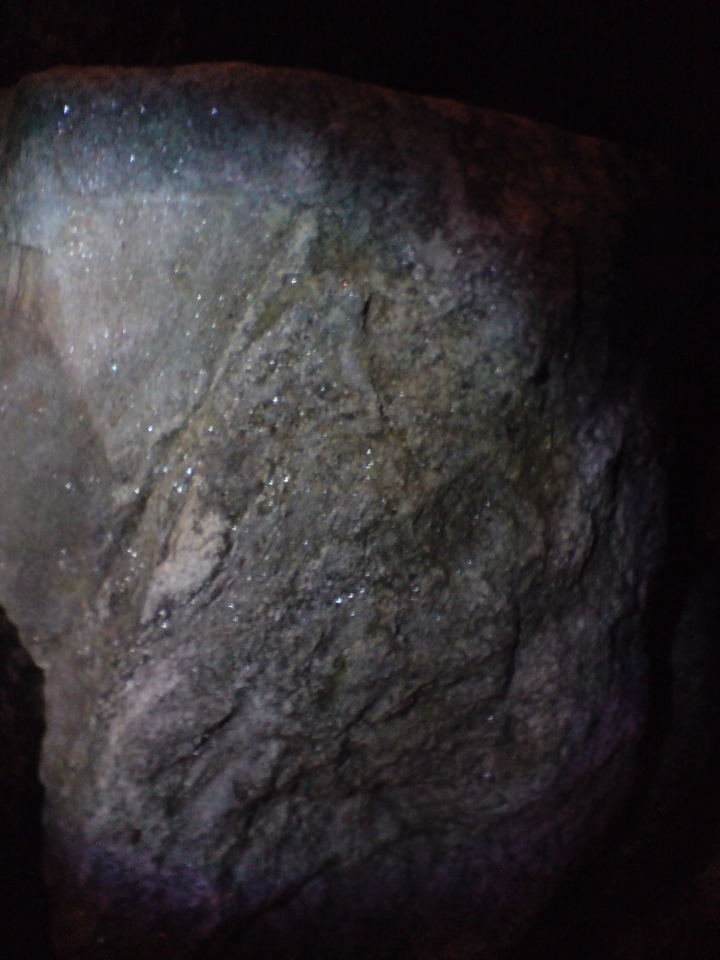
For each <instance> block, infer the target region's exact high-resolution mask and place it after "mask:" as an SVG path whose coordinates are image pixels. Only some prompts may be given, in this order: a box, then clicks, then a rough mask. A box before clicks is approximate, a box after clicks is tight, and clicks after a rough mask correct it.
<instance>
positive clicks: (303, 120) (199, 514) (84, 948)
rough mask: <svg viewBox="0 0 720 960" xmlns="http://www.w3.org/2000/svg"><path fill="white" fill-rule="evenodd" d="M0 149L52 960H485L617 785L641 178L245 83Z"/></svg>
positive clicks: (14, 582) (451, 109) (157, 86)
mask: <svg viewBox="0 0 720 960" xmlns="http://www.w3.org/2000/svg"><path fill="white" fill-rule="evenodd" d="M0 129H1V130H2V154H1V157H2V160H1V161H0V164H1V166H0V221H1V222H2V225H3V227H2V229H3V234H2V245H1V247H0V268H1V269H0V278H1V280H0V283H1V286H2V289H3V291H4V296H3V301H4V303H5V307H4V313H3V318H2V352H1V353H0V378H1V382H2V394H1V399H2V407H1V412H2V416H1V418H0V442H1V443H2V448H3V450H4V452H5V456H4V469H3V471H2V474H1V475H0V521H1V522H0V601H1V602H2V603H3V604H5V606H6V608H7V610H8V612H9V614H10V616H11V617H12V619H13V621H14V622H15V623H16V624H17V625H18V627H19V629H20V631H21V635H22V637H23V638H24V640H25V642H26V644H28V645H30V644H31V646H32V653H33V656H34V657H35V658H36V660H37V662H38V663H39V664H40V665H41V666H42V668H43V669H44V670H45V676H46V711H47V715H46V721H47V733H46V739H45V745H44V751H43V760H42V770H41V772H42V780H43V783H44V786H45V790H46V812H45V824H46V848H47V853H46V858H47V863H46V872H47V875H48V878H49V884H50V888H51V893H52V897H53V899H54V903H55V923H56V939H57V944H58V951H59V956H60V957H73V958H89V957H95V956H98V957H99V956H102V957H126V956H133V957H136V956H143V957H148V958H151V957H152V958H154V957H166V956H173V957H175V956H178V955H179V952H180V950H181V949H182V951H183V953H182V955H183V956H187V957H198V958H199V957H203V958H206V957H217V958H221V957H237V956H238V955H240V954H241V955H242V956H243V958H253V957H258V958H260V957H262V958H269V957H273V956H278V957H289V956H297V955H299V954H302V952H303V950H307V952H308V953H309V954H310V955H312V956H314V957H330V956H332V957H333V958H341V957H346V958H351V957H370V956H377V957H390V956H393V957H396V956H399V955H403V956H407V957H433V958H435V957H439V956H444V957H451V956H452V957H462V956H470V955H472V956H478V955H484V953H482V951H483V950H485V949H490V948H491V947H492V945H493V944H495V943H497V942H499V941H500V940H502V939H503V937H505V936H506V935H508V934H509V933H512V932H513V931H514V930H516V929H517V928H518V926H519V925H520V924H521V923H522V921H523V920H524V918H526V917H527V916H528V914H529V913H530V912H531V910H532V909H533V907H534V905H535V904H536V903H537V902H539V900H540V899H541V898H542V896H543V895H544V894H545V893H546V892H547V890H548V888H549V886H550V885H551V883H552V881H553V880H554V879H555V878H556V877H557V876H558V875H559V873H560V872H561V871H562V869H563V866H564V865H565V864H566V863H567V862H568V860H569V858H571V857H572V855H573V854H574V853H575V852H576V851H577V850H578V849H580V848H581V847H582V844H583V842H584V840H585V838H586V837H587V836H588V835H590V834H592V833H593V832H594V831H596V830H597V829H598V828H599V827H600V826H601V825H602V824H603V823H604V822H605V820H606V818H607V815H608V813H609V811H610V810H611V809H612V808H613V806H614V804H615V803H616V802H617V799H618V797H619V796H620V795H621V793H622V788H623V785H624V784H625V782H626V780H627V778H628V776H629V774H630V771H631V769H632V756H633V748H634V745H635V743H636V740H637V735H638V731H639V729H640V726H641V722H642V714H643V703H644V682H643V669H644V668H643V659H642V644H643V631H642V624H643V612H644V608H645V605H646V597H647V591H648V584H649V582H650V579H651V578H652V576H653V573H654V571H655V569H656V566H657V563H658V560H659V557H660V553H661V549H662V542H663V532H662V531H663V525H662V499H663V494H662V490H663V480H662V469H661V464H660V458H659V455H658V454H657V453H656V450H657V448H658V438H657V434H656V423H655V416H654V413H653V411H652V410H651V409H650V407H649V402H648V394H647V392H646V390H645V386H644V385H645V382H646V377H645V373H646V370H645V367H647V364H643V356H642V353H643V351H644V350H646V349H647V341H646V340H644V339H643V337H644V333H643V329H642V324H643V323H645V322H646V321H647V320H649V319H651V318H649V317H648V314H647V311H643V309H642V306H643V305H642V297H643V295H644V294H645V292H646V291H644V290H643V289H642V288H639V287H638V284H637V283H636V284H635V286H633V285H632V283H630V282H628V281H627V276H626V275H628V274H629V275H630V278H631V279H632V265H631V262H630V260H629V259H628V250H629V249H630V246H631V244H630V239H629V238H631V237H632V236H638V235H639V234H637V230H636V224H637V222H638V220H637V218H638V216H639V215H640V214H639V211H641V210H642V208H643V204H644V202H645V195H646V193H647V192H649V187H650V186H651V185H652V183H654V181H655V171H654V170H652V169H651V166H650V164H649V162H648V161H647V160H646V159H644V158H642V157H630V156H626V155H625V154H624V153H623V152H622V151H621V150H620V149H618V148H615V147H612V146H610V145H607V144H602V143H600V142H598V141H595V140H592V139H588V138H579V137H572V136H569V135H567V134H564V133H562V132H560V131H557V130H554V129H552V128H548V127H544V126H542V125H539V124H535V123H531V122H528V121H524V120H520V119H517V118H512V117H507V116H502V115H499V114H494V113H490V112H481V111H477V110H473V109H470V108H466V107H463V106H460V105H457V104H453V103H449V102H443V101H438V100H430V99H420V98H415V97H410V96H406V95H402V94H397V93H391V92H389V91H386V90H380V89H374V88H369V87H362V86H355V85H352V84H350V83H346V82H343V81H339V80H333V79H329V78H325V77H322V76H319V75H313V74H302V73H295V72H290V71H282V70H266V69H259V68H250V67H244V66H223V67H209V68H192V69H182V70H175V71H169V72H152V71H144V70H140V71H120V70H85V71H55V72H52V73H49V74H45V75H38V76H34V77H30V78H28V79H27V80H25V81H23V83H21V84H20V85H19V86H18V87H17V88H15V89H14V90H12V91H9V92H8V93H7V94H6V95H5V99H4V101H3V106H2V122H1V125H0ZM650 192H651V191H650ZM638 289H639V294H638ZM288 944H291V945H292V949H291V948H290V947H289V946H288ZM446 948H447V950H446ZM444 950H446V952H443V951H444Z"/></svg>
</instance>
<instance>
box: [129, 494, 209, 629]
mask: <svg viewBox="0 0 720 960" xmlns="http://www.w3.org/2000/svg"><path fill="white" fill-rule="evenodd" d="M224 532H225V521H224V519H223V518H222V517H221V516H220V514H219V513H217V512H215V511H212V510H210V511H207V512H203V511H202V508H201V507H200V506H199V503H198V494H197V487H195V486H193V487H191V488H190V493H189V494H188V498H187V501H186V503H185V506H184V507H183V510H182V513H181V514H180V516H179V518H178V522H177V525H176V526H175V528H174V530H173V532H172V534H171V535H170V538H169V542H168V552H167V556H166V557H165V559H164V560H163V562H162V563H161V564H160V565H159V566H158V567H156V569H155V572H154V573H153V575H152V577H151V579H150V583H149V584H148V590H147V595H146V597H145V604H144V606H143V611H142V623H149V622H150V621H151V620H152V619H153V618H154V617H155V615H156V613H157V611H158V610H159V609H160V608H161V606H162V604H163V603H167V602H168V601H172V602H173V603H184V602H185V601H186V600H189V599H190V597H191V596H192V595H193V594H195V593H197V591H198V590H200V588H201V587H202V586H203V585H204V584H205V583H206V582H207V581H208V580H209V579H210V577H211V576H212V574H213V571H214V570H215V568H216V566H217V563H218V561H219V559H220V557H221V556H222V553H223V547H224V540H223V535H224Z"/></svg>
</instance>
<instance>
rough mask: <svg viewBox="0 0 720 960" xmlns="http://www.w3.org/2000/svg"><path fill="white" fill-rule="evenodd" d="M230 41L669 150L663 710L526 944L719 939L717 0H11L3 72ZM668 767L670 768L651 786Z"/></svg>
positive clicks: (579, 951) (203, 50)
mask: <svg viewBox="0 0 720 960" xmlns="http://www.w3.org/2000/svg"><path fill="white" fill-rule="evenodd" d="M223 60H246V61H250V62H254V63H263V64H271V65H282V66H292V67H301V68H314V69H320V70H323V71H326V72H330V73H335V74H339V75H342V76H345V77H350V78H354V79H359V80H363V81H368V82H372V83H379V84H384V85H387V86H391V87H394V88H398V89H403V90H407V91H411V92H414V93H420V94H431V95H434V96H443V97H452V98H455V99H459V100H463V101H465V102H470V103H474V104H476V105H478V106H481V107H492V108H495V109H500V110H505V111H509V112H512V113H516V114H521V115H525V116H529V117H533V118H536V119H539V120H543V121H547V122H551V123H554V124H558V125H560V126H563V127H565V128H567V129H569V130H572V131H575V132H578V133H587V134H593V135H597V136H602V137H609V138H611V139H614V140H618V141H621V142H624V143H627V144H629V145H632V146H636V147H642V148H646V149H650V150H651V151H653V152H654V153H656V154H657V155H658V156H659V157H660V158H661V159H662V160H663V161H664V162H665V164H666V165H667V166H668V167H669V169H670V170H671V173H672V175H673V179H674V190H675V197H676V205H675V207H674V210H673V212H672V214H670V213H669V215H668V216H669V218H671V222H672V227H671V230H670V231H669V240H668V243H669V244H670V246H671V251H670V253H671V256H670V258H669V261H670V263H671V264H673V268H672V269H674V271H675V273H676V276H675V277H674V278H673V289H674V291H675V309H676V310H677V312H678V320H679V324H678V327H679V329H681V330H682V332H683V336H682V338H681V339H679V340H678V348H677V349H678V355H679V360H682V362H683V364H684V365H685V367H686V370H687V372H688V377H687V382H686V385H685V389H684V390H683V391H681V392H680V393H679V394H678V397H677V401H676V402H677V405H678V411H677V412H678V422H679V431H678V444H677V459H676V466H675V469H674V473H673V497H672V501H671V505H672V517H671V520H672V537H671V555H670V560H669V563H668V568H667V570H666V574H665V581H664V584H663V591H664V603H662V604H661V605H660V607H659V608H658V612H657V613H656V616H655V620H654V623H653V624H652V626H651V630H652V631H655V634H656V636H655V637H654V640H655V647H654V649H655V651H656V654H655V655H656V656H659V658H660V659H659V660H658V661H656V663H655V674H656V680H655V681H654V682H655V687H654V700H653V704H654V706H653V710H654V713H653V724H652V725H651V733H650V736H649V737H648V741H647V743H646V747H645V751H644V754H643V757H642V758H641V771H643V775H642V777H641V779H640V782H639V787H638V792H637V794H636V795H635V796H634V797H633V798H632V801H631V804H630V805H629V807H628V810H627V811H626V813H625V815H624V817H621V818H620V820H619V821H618V823H617V824H616V826H615V828H614V831H613V832H612V833H611V835H610V836H609V837H608V838H607V840H606V841H605V843H604V845H603V846H602V847H601V849H598V850H596V851H595V852H594V853H593V854H592V856H591V857H590V858H589V859H588V861H587V862H586V863H585V864H584V865H582V866H581V867H580V868H579V869H578V872H577V873H576V874H574V875H573V877H572V878H571V881H570V883H569V884H568V885H567V886H566V887H565V888H564V889H563V890H562V891H561V893H560V895H559V897H558V899H557V900H556V901H555V903H554V905H553V906H552V907H551V909H550V910H549V911H548V912H547V913H546V915H545V917H544V918H543V920H542V921H541V923H540V924H539V925H538V927H537V928H536V929H535V930H534V931H532V933H531V935H530V938H529V940H528V943H527V944H526V945H525V947H524V950H523V953H522V956H523V958H527V960H530V958H532V960H541V958H543V957H548V958H549V957H552V958H554V960H561V958H567V960H574V958H583V960H592V958H596V960H603V958H608V960H611V958H612V960H624V958H628V960H631V958H640V957H642V958H645V960H665V958H667V960H683V958H685V960H711V958H712V957H714V956H719V957H720V776H719V775H718V770H720V754H719V753H718V747H717V744H718V742H720V738H718V736H717V733H718V728H719V727H720V724H719V723H718V708H717V704H718V703H719V702H720V663H719V662H718V661H720V576H718V575H717V571H718V569H720V565H719V560H720V378H719V377H718V371H720V329H719V328H720V323H719V322H718V321H719V319H720V317H719V315H718V306H719V304H718V296H717V289H718V278H719V276H720V269H719V267H720V263H719V261H720V0H684V2H683V0H594V2H590V0H575V2H572V0H560V2H551V0H537V2H531V0H506V2H499V0H493V2H490V3H488V2H482V0H476V2H470V0H465V2H462V0H445V2H443V0H416V2H414V3H400V2H392V0H386V2H385V3H382V2H379V0H366V2H354V0H346V2H341V0H336V2H335V3H332V2H330V0H296V2H290V0H256V2H248V0H246V2H233V0H225V2H219V0H204V2H203V0H200V2H191V0H154V2H153V0H144V2H140V0H95V2H93V0H67V2H61V0H55V2H53V0H0V85H9V84H13V83H15V82H16V81H17V80H18V79H19V78H20V77H21V76H22V75H23V74H25V73H28V72H31V71H35V70H43V69H47V68H50V67H53V66H56V65H59V64H78V65H84V64H106V65H117V66H128V65H145V66H157V67H162V66H172V65H175V64H181V63H193V62H201V61H223ZM663 279H664V280H665V279H666V278H663ZM703 578H704V579H703ZM702 583H704V584H705V586H703V587H702V588H699V587H698V584H702ZM708 583H709V586H708ZM698 589H701V592H700V594H698V592H697V591H698ZM693 590H695V596H696V597H697V596H698V595H700V596H701V597H702V598H703V599H701V601H700V613H698V615H697V618H696V619H698V620H699V622H700V623H701V626H700V627H698V630H702V631H704V634H703V636H704V638H705V639H704V643H705V645H704V647H703V649H704V651H705V652H704V654H703V657H704V660H703V661H702V663H700V661H698V662H697V663H696V667H697V666H698V664H700V667H699V668H698V669H700V674H701V675H700V674H699V675H698V677H697V678H696V679H697V696H696V699H695V700H694V701H693V702H692V703H691V704H690V707H689V708H688V709H690V713H692V715H693V716H694V717H696V719H697V718H698V717H699V718H700V719H699V721H698V722H699V726H698V725H697V723H696V725H695V727H693V726H692V724H690V726H689V727H688V725H687V723H686V724H685V727H684V728H683V729H685V733H684V734H683V736H685V738H686V739H685V740H684V741H681V742H680V748H679V753H682V754H683V755H684V756H685V755H690V756H692V757H693V758H695V759H694V760H693V763H691V764H690V765H689V766H688V765H687V763H686V765H685V766H683V762H685V761H683V762H678V764H679V765H677V766H676V767H672V764H671V767H670V770H669V772H668V770H667V769H666V768H667V764H666V763H665V768H663V763H664V762H665V761H663V757H664V756H665V757H666V756H667V744H668V743H671V742H675V743H676V749H677V743H678V740H677V736H676V735H675V741H673V739H672V738H673V736H674V734H673V733H672V731H675V734H677V730H678V725H679V726H680V727H683V723H685V721H684V720H683V716H684V715H681V711H680V708H679V706H678V704H679V703H680V699H681V697H680V695H679V693H678V689H677V684H676V685H675V687H673V683H674V680H673V675H672V672H671V671H670V669H669V657H670V654H671V649H672V643H673V637H674V636H675V635H676V624H677V620H678V618H679V617H680V615H681V612H682V611H683V609H687V606H686V605H687V601H688V597H689V596H691V595H692V591H693ZM702 591H704V593H703V592H702ZM658 651H659V654H658ZM663 651H664V652H663ZM663 657H664V658H665V659H664V660H663ZM688 689H689V688H688ZM686 692H687V691H686ZM673 704H674V707H673ZM686 707H687V704H686ZM668 731H669V732H668ZM688 731H689V732H688ZM696 754H697V757H700V758H701V759H699V760H698V759H697V758H696V757H695V755H696ZM663 770H664V773H663V772H662V771H663ZM658 771H661V773H660V774H659V773H658ZM658 776H660V777H661V778H662V777H665V778H666V779H668V778H669V779H668V783H669V787H668V789H666V790H663V791H660V792H659V796H660V799H658V791H657V790H654V787H653V784H656V783H657V782H658ZM643 777H644V779H643ZM713 904H714V905H715V906H714V907H713ZM713 910H714V912H713ZM518 956H520V954H518Z"/></svg>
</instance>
